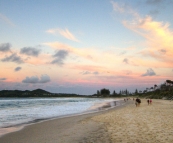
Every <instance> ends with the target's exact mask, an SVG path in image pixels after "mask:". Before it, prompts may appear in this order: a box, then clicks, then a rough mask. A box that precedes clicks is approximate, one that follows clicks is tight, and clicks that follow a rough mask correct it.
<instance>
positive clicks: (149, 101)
mask: <svg viewBox="0 0 173 143" xmlns="http://www.w3.org/2000/svg"><path fill="white" fill-rule="evenodd" d="M133 100H135V99H134V98H133ZM147 103H148V105H151V104H152V99H148V100H147ZM140 104H141V99H139V98H136V100H135V105H136V107H138V106H140Z"/></svg>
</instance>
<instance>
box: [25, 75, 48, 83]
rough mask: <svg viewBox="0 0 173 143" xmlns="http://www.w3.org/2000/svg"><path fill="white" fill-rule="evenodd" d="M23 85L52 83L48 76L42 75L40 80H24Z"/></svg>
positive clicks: (31, 78)
mask: <svg viewBox="0 0 173 143" xmlns="http://www.w3.org/2000/svg"><path fill="white" fill-rule="evenodd" d="M22 82H23V83H32V84H35V83H47V82H50V77H49V76H48V75H42V76H41V77H40V79H39V78H38V77H37V76H31V77H26V78H25V79H24V80H22Z"/></svg>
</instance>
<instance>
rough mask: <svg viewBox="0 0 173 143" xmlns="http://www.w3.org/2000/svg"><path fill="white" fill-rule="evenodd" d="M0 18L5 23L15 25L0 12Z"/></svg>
mask: <svg viewBox="0 0 173 143" xmlns="http://www.w3.org/2000/svg"><path fill="white" fill-rule="evenodd" d="M0 20H2V21H4V22H5V23H7V24H8V25H10V26H15V24H14V23H13V22H12V21H11V20H10V19H9V18H8V17H7V16H5V15H3V14H1V13H0Z"/></svg>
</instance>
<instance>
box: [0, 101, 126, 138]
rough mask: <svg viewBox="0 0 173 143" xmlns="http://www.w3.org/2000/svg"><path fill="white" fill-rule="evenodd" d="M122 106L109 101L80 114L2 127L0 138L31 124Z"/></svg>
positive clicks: (116, 102) (117, 102) (118, 102)
mask: <svg viewBox="0 0 173 143" xmlns="http://www.w3.org/2000/svg"><path fill="white" fill-rule="evenodd" d="M123 104H124V102H123V100H117V101H111V102H106V103H104V104H102V105H101V106H98V107H96V108H94V109H92V108H91V109H89V110H88V111H84V112H81V113H75V114H68V115H61V116H56V117H51V118H40V119H35V120H33V121H28V122H25V123H20V124H16V125H12V126H7V127H2V128H0V137H2V136H4V135H6V134H9V133H11V132H16V131H19V130H22V129H23V128H24V127H26V126H29V125H31V124H36V123H40V122H44V121H49V120H54V119H60V118H68V117H74V116H80V115H85V114H91V113H96V112H101V111H105V110H109V109H112V108H116V107H118V106H121V105H123Z"/></svg>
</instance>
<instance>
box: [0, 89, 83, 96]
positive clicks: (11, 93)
mask: <svg viewBox="0 0 173 143" xmlns="http://www.w3.org/2000/svg"><path fill="white" fill-rule="evenodd" d="M0 97H83V96H82V95H77V94H66V93H50V92H48V91H45V90H43V89H35V90H32V91H29V90H25V91H21V90H1V91H0Z"/></svg>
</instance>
